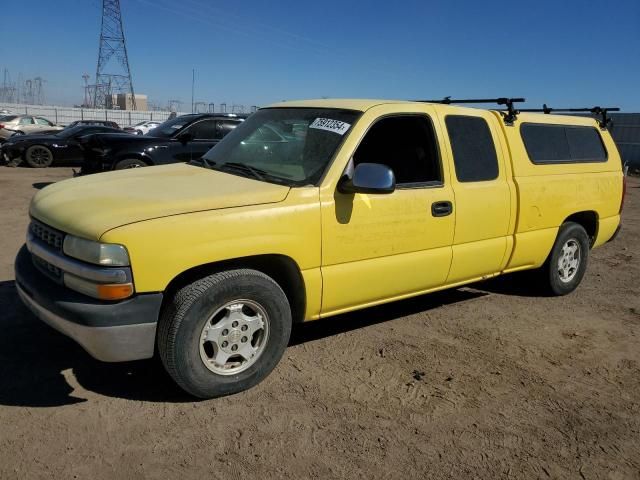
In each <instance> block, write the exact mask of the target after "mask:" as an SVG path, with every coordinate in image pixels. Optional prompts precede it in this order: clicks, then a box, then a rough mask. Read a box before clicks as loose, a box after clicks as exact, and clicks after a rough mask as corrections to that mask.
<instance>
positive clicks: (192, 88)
mask: <svg viewBox="0 0 640 480" xmlns="http://www.w3.org/2000/svg"><path fill="white" fill-rule="evenodd" d="M195 86H196V69H195V68H194V69H193V70H191V113H193V109H194V108H195V105H194V104H193V92H194V89H195Z"/></svg>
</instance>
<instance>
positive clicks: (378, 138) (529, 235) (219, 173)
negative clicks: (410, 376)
mask: <svg viewBox="0 0 640 480" xmlns="http://www.w3.org/2000/svg"><path fill="white" fill-rule="evenodd" d="M212 121H213V119H212ZM216 121H217V120H216ZM221 121H222V120H221ZM181 122H184V119H183V120H181V121H178V123H177V124H172V123H169V124H165V127H164V130H171V129H172V128H173V127H175V128H176V129H178V130H179V129H182V128H183V126H184V125H185V124H184V123H181ZM177 125H180V127H178V126H177ZM170 138H172V137H170ZM177 141H178V140H177ZM178 142H179V141H178ZM623 185H624V177H623V174H622V165H621V162H620V156H619V154H618V150H617V149H616V146H615V144H614V142H613V140H612V139H611V135H610V134H609V132H608V131H607V130H606V122H604V125H598V123H596V121H595V120H594V119H591V118H579V117H569V116H562V115H545V114H534V113H522V114H518V115H517V116H516V114H515V112H510V114H509V115H507V114H506V112H502V111H496V110H493V111H489V110H481V109H475V108H462V107H457V106H450V105H440V104H430V103H418V102H394V101H384V100H376V101H372V100H344V99H341V100H315V101H306V102H287V103H282V104H278V105H274V106H272V107H269V108H263V109H260V110H258V112H257V113H254V114H253V115H251V117H249V118H248V119H247V120H246V121H245V122H244V123H243V124H242V125H240V126H239V127H238V128H237V129H236V130H234V131H233V132H232V133H231V134H230V135H228V136H227V137H225V138H224V139H223V140H222V141H221V142H220V144H219V145H217V146H216V147H215V148H212V149H211V150H210V151H209V152H208V153H207V154H206V155H204V157H202V158H201V159H199V160H194V161H193V162H191V163H190V164H179V165H166V166H161V167H157V168H153V169H138V170H135V171H132V172H112V173H108V174H105V175H94V176H90V177H85V178H76V179H71V180H65V181H63V182H59V183H56V184H54V185H51V186H48V187H46V188H44V189H43V190H41V191H40V192H38V193H37V194H36V195H35V197H34V199H33V201H32V202H31V207H30V216H31V225H30V227H29V230H28V234H27V245H26V247H23V248H22V250H20V253H19V254H18V257H17V259H16V275H15V278H16V288H17V291H18V294H19V295H20V297H21V298H22V300H23V301H24V303H25V304H26V305H27V306H28V307H29V308H30V309H31V310H32V311H33V312H34V313H35V314H36V315H38V316H39V317H40V318H42V319H43V320H44V321H45V322H47V323H49V324H51V325H53V326H54V327H55V328H57V329H58V330H60V331H62V332H64V333H66V334H67V335H69V336H71V337H72V338H73V339H75V340H76V341H77V342H79V343H80V344H81V345H82V346H83V347H84V348H85V349H86V350H87V351H88V352H89V353H90V354H91V355H93V356H94V357H96V358H98V359H101V360H105V361H128V360H135V359H142V358H150V357H152V356H153V355H154V353H155V352H156V351H157V352H158V354H159V357H160V358H161V359H162V362H163V363H164V366H165V368H166V369H167V371H168V372H169V374H170V375H171V376H172V378H173V379H174V380H175V381H176V382H177V383H178V384H179V385H180V386H181V387H182V388H184V389H185V390H186V391H188V392H190V393H191V394H193V395H196V396H198V397H204V398H206V397H214V396H220V395H228V394H231V393H234V392H238V391H241V390H244V389H247V388H249V387H251V386H253V385H255V384H256V383H258V382H260V381H261V380H262V379H264V378H265V377H266V376H267V375H268V374H269V372H271V371H272V370H273V368H274V367H275V366H276V365H277V363H278V361H279V360H280V358H281V357H282V355H283V353H284V351H285V349H286V347H287V343H288V341H289V335H290V332H291V328H292V324H293V323H295V322H304V321H308V320H315V319H319V318H325V317H331V316H334V315H337V314H340V313H344V312H349V311H352V310H357V309H362V308H365V307H368V306H372V305H377V304H381V303H386V302H391V301H394V300H399V299H403V298H408V297H412V296H416V295H422V294H425V293H428V292H433V291H436V290H441V289H445V288H451V287H458V286H460V285H464V284H468V283H471V282H476V281H479V280H483V279H487V278H491V277H494V276H496V275H500V274H503V273H508V272H515V271H519V270H526V269H538V271H539V275H538V280H537V281H538V282H539V283H540V286H544V287H546V289H547V290H548V291H549V293H550V294H553V295H566V294H568V293H570V292H572V291H573V290H574V289H575V288H577V287H578V285H579V284H580V282H581V280H582V278H583V276H584V274H585V272H586V269H587V263H588V258H589V254H590V250H591V249H592V248H595V247H598V246H600V245H602V244H604V243H605V242H607V241H609V240H611V239H612V238H613V237H614V236H615V234H616V232H617V231H618V228H619V225H620V212H621V209H622V201H623V197H624V194H623V191H624V187H623ZM334 321H339V320H334ZM469 321H472V319H470V320H469Z"/></svg>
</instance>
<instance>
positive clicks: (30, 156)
mask: <svg viewBox="0 0 640 480" xmlns="http://www.w3.org/2000/svg"><path fill="white" fill-rule="evenodd" d="M24 159H25V160H26V162H27V164H28V165H29V166H30V167H33V168H44V167H48V166H49V165H51V164H52V163H53V153H52V152H51V150H49V149H48V148H47V147H45V146H43V145H33V146H31V147H29V148H27V151H26V152H25V153H24Z"/></svg>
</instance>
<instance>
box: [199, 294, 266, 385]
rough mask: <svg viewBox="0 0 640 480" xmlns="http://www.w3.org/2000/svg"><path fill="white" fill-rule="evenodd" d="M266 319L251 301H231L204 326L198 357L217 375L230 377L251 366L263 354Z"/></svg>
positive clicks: (263, 312) (262, 309) (261, 309)
mask: <svg viewBox="0 0 640 480" xmlns="http://www.w3.org/2000/svg"><path fill="white" fill-rule="evenodd" d="M268 335H269V319H268V316H267V314H266V312H265V310H264V308H263V307H262V306H261V305H259V304H258V303H256V302H253V301H251V300H234V301H232V302H228V303H226V304H225V305H224V306H223V307H221V308H220V309H218V310H217V311H216V312H215V313H214V314H213V315H212V316H211V317H210V318H209V319H208V320H207V321H206V322H205V324H204V327H203V329H202V334H201V337H200V358H201V359H202V362H203V363H204V364H205V366H206V367H207V368H208V369H209V370H211V371H212V372H214V373H217V374H220V375H234V374H237V373H240V372H242V371H243V370H246V369H247V368H249V367H250V366H251V365H253V364H254V363H255V362H256V360H257V359H258V357H259V356H260V355H261V354H262V352H263V351H264V347H265V345H266V343H267V339H268Z"/></svg>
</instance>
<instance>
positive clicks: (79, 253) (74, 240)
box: [62, 235, 130, 267]
mask: <svg viewBox="0 0 640 480" xmlns="http://www.w3.org/2000/svg"><path fill="white" fill-rule="evenodd" d="M62 250H63V251H64V253H65V254H67V255H69V256H70V257H73V258H77V259H78V260H84V261H85V262H89V263H94V264H96V265H104V266H109V267H111V266H113V267H125V266H127V265H129V264H130V261H129V253H128V252H127V249H126V248H125V247H124V245H118V244H115V243H99V242H94V241H92V240H85V239H84V238H79V237H74V236H73V235H67V236H66V237H65V238H64V243H63V246H62Z"/></svg>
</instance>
